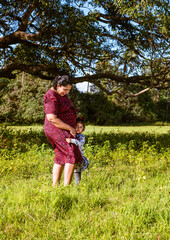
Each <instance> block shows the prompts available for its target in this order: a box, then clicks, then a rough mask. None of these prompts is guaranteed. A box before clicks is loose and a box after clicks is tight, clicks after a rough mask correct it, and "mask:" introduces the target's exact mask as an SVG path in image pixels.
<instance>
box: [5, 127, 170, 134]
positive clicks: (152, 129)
mask: <svg viewBox="0 0 170 240" xmlns="http://www.w3.org/2000/svg"><path fill="white" fill-rule="evenodd" d="M8 128H12V129H15V130H21V131H23V130H24V131H25V130H30V129H32V130H33V131H41V130H42V129H43V126H42V125H33V126H8ZM168 131H170V126H154V125H152V126H151V125H149V126H93V125H88V126H86V129H85V132H84V133H85V134H89V133H91V132H96V133H100V132H102V133H105V132H106V133H109V132H115V133H122V132H126V133H131V132H149V133H161V134H162V133H167V132H168Z"/></svg>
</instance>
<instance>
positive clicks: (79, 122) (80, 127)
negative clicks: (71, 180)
mask: <svg viewBox="0 0 170 240" xmlns="http://www.w3.org/2000/svg"><path fill="white" fill-rule="evenodd" d="M84 129H85V123H84V119H83V118H82V117H79V118H77V119H76V138H77V139H74V138H66V141H67V142H68V143H73V144H75V145H77V146H78V147H79V149H80V152H81V155H82V157H83V159H84V161H83V162H82V163H80V164H79V165H77V166H76V169H75V170H74V176H75V183H76V185H78V184H79V182H80V180H81V172H82V171H84V170H85V169H86V168H87V167H88V165H89V162H88V160H87V158H86V157H85V156H84V155H83V145H84V144H85V136H84V135H83V134H82V132H83V131H84Z"/></svg>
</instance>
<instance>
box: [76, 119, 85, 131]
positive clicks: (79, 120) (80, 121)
mask: <svg viewBox="0 0 170 240" xmlns="http://www.w3.org/2000/svg"><path fill="white" fill-rule="evenodd" d="M77 123H81V124H82V125H83V128H84V129H85V119H84V118H83V117H78V118H76V124H77Z"/></svg>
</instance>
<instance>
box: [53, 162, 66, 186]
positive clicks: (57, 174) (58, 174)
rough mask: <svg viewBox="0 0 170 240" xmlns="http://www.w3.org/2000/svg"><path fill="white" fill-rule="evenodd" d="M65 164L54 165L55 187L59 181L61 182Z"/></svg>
mask: <svg viewBox="0 0 170 240" xmlns="http://www.w3.org/2000/svg"><path fill="white" fill-rule="evenodd" d="M63 169H64V165H60V164H56V163H54V166H53V186H54V187H55V186H56V184H57V183H60V178H61V174H62V172H63Z"/></svg>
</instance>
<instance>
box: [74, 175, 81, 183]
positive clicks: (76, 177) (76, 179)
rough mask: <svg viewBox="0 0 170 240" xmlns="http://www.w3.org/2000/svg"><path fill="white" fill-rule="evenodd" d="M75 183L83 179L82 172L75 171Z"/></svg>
mask: <svg viewBox="0 0 170 240" xmlns="http://www.w3.org/2000/svg"><path fill="white" fill-rule="evenodd" d="M74 177H75V184H76V185H78V184H79V182H80V180H81V172H74Z"/></svg>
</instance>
